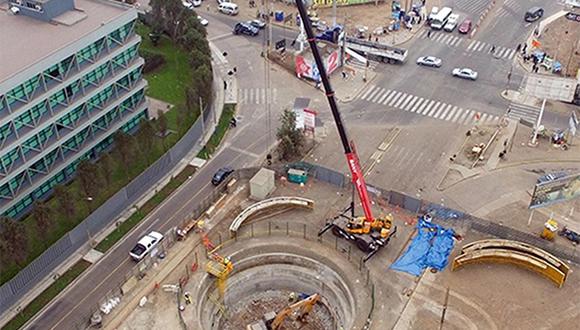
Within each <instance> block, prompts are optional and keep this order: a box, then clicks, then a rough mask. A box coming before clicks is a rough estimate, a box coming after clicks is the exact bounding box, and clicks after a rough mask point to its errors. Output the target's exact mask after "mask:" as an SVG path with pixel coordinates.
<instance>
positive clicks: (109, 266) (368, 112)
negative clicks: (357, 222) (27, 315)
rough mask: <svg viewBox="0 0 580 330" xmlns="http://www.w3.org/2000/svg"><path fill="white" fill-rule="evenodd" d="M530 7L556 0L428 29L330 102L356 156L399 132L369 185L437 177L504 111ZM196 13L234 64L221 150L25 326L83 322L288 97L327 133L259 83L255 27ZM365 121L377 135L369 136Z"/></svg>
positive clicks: (272, 126)
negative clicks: (471, 26)
mask: <svg viewBox="0 0 580 330" xmlns="http://www.w3.org/2000/svg"><path fill="white" fill-rule="evenodd" d="M487 3H488V2H487V1H483V0H478V1H467V0H458V1H450V2H449V5H454V6H455V7H457V9H458V10H459V11H460V13H462V14H463V15H462V18H463V17H465V16H470V17H477V16H478V15H479V13H480V12H481V11H482V10H483V9H484V8H485V6H487ZM540 3H542V4H543V6H545V8H546V16H549V15H550V14H551V13H553V12H555V11H557V10H559V8H560V7H559V4H558V2H549V3H547V2H542V1H539V0H532V1H516V0H506V1H503V2H500V3H498V5H497V6H496V7H497V8H496V9H495V10H494V11H493V12H492V13H491V15H490V16H488V18H487V20H486V23H485V24H484V25H483V26H482V27H481V29H480V30H479V31H478V33H477V34H476V36H475V37H474V39H468V38H467V37H466V36H464V35H460V34H459V33H457V31H454V32H453V33H447V32H436V33H433V34H432V35H431V37H430V38H428V37H427V34H426V32H425V31H419V32H418V33H417V34H416V36H415V37H414V38H413V39H412V40H411V41H409V42H407V43H406V44H404V45H402V47H405V48H408V49H409V59H408V61H407V63H405V64H403V65H386V64H375V65H374V67H375V71H376V73H377V76H376V78H375V79H374V80H373V81H371V82H370V83H369V84H368V85H367V86H366V88H365V89H364V90H362V91H361V92H360V93H359V94H358V95H357V97H356V98H355V99H354V100H353V101H352V102H349V103H341V104H339V108H340V110H341V111H342V113H343V115H344V118H345V121H346V123H347V126H349V127H350V131H351V133H352V135H353V136H354V137H355V139H364V137H365V136H367V138H368V139H369V140H368V141H369V142H368V146H367V147H364V146H363V147H361V148H360V150H361V152H360V153H361V159H368V157H369V156H370V153H371V152H372V149H373V148H374V146H375V145H376V144H378V143H380V139H382V138H384V135H385V134H386V131H385V132H382V131H381V128H382V127H384V128H392V127H400V128H401V129H402V131H401V138H400V139H399V141H401V143H399V144H397V145H396V146H393V147H392V148H391V149H389V150H388V154H387V155H386V157H385V159H391V160H392V161H390V162H388V163H385V164H381V166H378V167H377V169H376V170H375V171H374V172H373V173H370V177H369V182H372V181H373V179H375V180H377V179H379V178H381V179H384V178H385V177H389V178H390V179H388V180H384V181H381V182H380V183H378V185H380V186H384V187H389V188H392V189H396V190H400V191H404V192H408V193H415V192H417V191H423V190H425V189H428V187H429V186H431V187H433V186H434V185H435V184H436V177H437V175H435V174H434V172H437V174H439V172H440V170H436V168H437V166H438V165H442V164H444V162H446V161H447V158H448V155H449V153H450V152H453V150H452V148H451V146H452V145H453V143H454V142H456V140H457V136H460V135H462V134H463V133H464V132H465V131H466V130H467V129H469V128H470V127H471V126H472V125H473V124H474V123H475V119H474V118H475V115H476V113H478V112H479V113H481V117H480V121H481V122H483V123H493V122H494V121H497V120H498V119H499V118H500V117H501V116H503V115H504V114H505V113H506V111H507V109H508V107H509V106H510V102H509V101H507V100H505V99H504V98H502V97H501V95H500V93H501V91H502V90H503V89H505V88H506V86H507V83H508V82H507V74H508V72H510V70H511V71H512V76H511V81H510V84H509V87H510V88H511V89H517V88H518V87H519V86H520V84H521V82H522V81H523V79H524V78H525V74H526V73H525V72H524V71H523V70H521V69H519V68H518V66H517V65H515V64H514V63H515V62H514V61H515V57H516V54H515V48H516V46H517V44H518V43H521V42H523V41H524V40H525V38H526V37H527V35H528V34H529V33H530V32H531V31H532V29H533V28H534V26H533V25H528V24H525V23H524V21H523V14H524V12H525V10H527V7H529V6H533V4H540ZM203 15H204V17H205V18H207V19H208V20H209V26H208V39H209V40H211V41H212V42H213V43H214V44H215V45H216V46H217V47H218V48H219V49H220V50H222V51H224V52H227V54H228V55H227V56H226V57H227V59H228V61H229V63H230V65H231V66H232V67H234V66H235V67H237V79H238V99H239V105H238V114H237V115H238V118H239V119H240V122H239V125H238V126H237V127H236V128H233V129H232V131H231V132H230V133H229V134H228V135H227V138H226V141H225V143H224V144H223V146H222V148H220V150H219V151H218V152H217V153H216V154H215V155H214V157H213V158H212V160H211V161H210V162H208V163H207V164H206V166H205V167H203V168H202V169H201V170H200V171H198V172H197V173H196V174H195V176H193V177H192V178H191V179H189V180H188V181H187V182H186V183H185V184H183V185H182V186H181V187H180V188H179V189H178V190H177V191H176V192H175V193H174V194H173V195H171V196H170V197H169V199H168V200H166V201H165V202H164V203H163V204H162V205H161V206H160V207H158V208H157V209H156V210H155V211H153V213H152V214H151V215H150V216H148V217H147V218H146V219H145V220H144V221H143V222H142V223H141V224H140V225H139V226H138V227H137V228H136V230H134V231H133V232H131V233H130V234H129V235H127V237H126V238H125V239H124V240H123V241H122V242H120V243H119V244H117V245H116V246H115V247H114V248H112V249H111V250H110V251H109V252H108V253H107V254H106V255H105V256H103V258H102V259H101V260H100V261H99V262H98V263H96V264H95V265H93V266H91V267H90V268H89V269H88V270H87V271H86V273H85V274H84V275H83V276H82V277H81V278H80V279H79V280H78V281H77V282H76V284H75V285H74V286H72V287H71V288H70V289H68V290H67V291H66V292H64V293H63V294H62V295H61V296H59V297H58V298H57V299H56V300H55V301H54V302H53V303H52V304H51V305H50V307H49V308H47V309H45V310H43V311H42V312H41V313H40V314H39V315H38V317H37V318H35V319H34V321H33V322H32V324H31V325H30V326H29V327H28V328H29V329H75V328H77V326H78V325H79V324H84V323H83V322H86V321H87V320H88V318H89V317H90V314H91V313H92V312H93V311H94V310H96V308H97V304H98V301H99V300H101V298H102V296H103V295H104V294H106V293H107V292H109V291H110V290H112V289H114V288H116V287H118V286H119V284H120V283H121V282H122V281H123V278H124V276H125V274H127V273H128V272H129V271H130V270H131V268H132V267H134V266H135V264H134V263H133V262H132V261H131V260H130V259H129V257H128V251H129V250H130V249H131V247H132V246H133V245H134V244H135V242H136V241H137V240H138V239H139V237H141V236H142V235H143V234H144V233H146V232H148V231H150V230H152V229H154V230H157V231H160V232H166V231H168V230H170V229H171V228H173V227H175V226H176V225H177V224H179V223H180V222H181V221H182V220H183V219H185V218H187V217H188V216H189V215H190V214H191V212H192V211H193V210H194V209H195V208H196V206H197V204H198V203H199V202H200V201H201V200H202V199H203V198H204V197H205V196H207V195H208V193H209V192H210V191H211V189H213V186H212V185H211V183H210V179H211V176H212V175H213V173H214V172H215V171H216V170H217V169H218V168H220V167H222V166H231V167H233V168H242V167H247V166H252V165H255V164H258V163H261V162H262V161H263V160H264V159H265V155H266V154H267V152H268V148H269V147H270V146H272V145H273V144H274V142H275V135H276V127H277V124H278V116H279V114H280V113H281V111H282V110H283V109H284V108H288V107H291V105H292V102H293V100H294V98H295V97H310V98H311V99H312V100H313V101H312V105H313V107H315V108H316V109H317V110H319V113H320V117H321V119H322V120H323V121H325V122H327V123H328V124H329V125H328V128H329V138H327V139H326V140H325V143H330V142H329V141H332V137H333V136H335V132H334V126H333V125H332V122H331V116H330V111H329V110H328V106H327V104H326V101H325V98H324V97H323V95H322V94H321V93H320V92H318V91H315V90H314V89H313V88H312V87H311V86H310V85H307V84H304V83H303V82H300V81H298V80H297V79H296V78H294V77H293V76H292V74H290V73H288V72H286V71H284V70H283V69H281V68H279V67H276V66H275V65H274V64H271V65H270V67H269V68H270V77H271V79H270V84H268V83H267V82H266V79H265V78H266V74H265V70H266V69H267V67H268V66H267V65H266V64H265V63H264V61H263V59H262V57H261V56H260V53H261V52H262V50H263V45H264V44H265V42H266V38H265V37H264V36H265V33H264V31H262V32H261V33H260V36H258V37H255V38H252V37H246V36H234V35H233V34H232V33H231V29H232V27H233V25H234V24H235V22H237V21H238V20H239V19H237V18H235V17H234V18H232V17H229V16H225V15H221V14H217V13H203ZM464 15H465V16H464ZM272 31H273V38H272V39H273V40H279V39H281V38H286V39H287V40H288V42H289V41H291V40H293V39H294V38H295V37H296V32H294V31H291V30H287V29H281V28H278V27H273V28H272ZM491 45H496V46H497V49H496V52H495V54H490V53H489V48H490V47H491ZM425 55H433V56H437V57H440V58H441V59H442V60H443V66H442V67H441V68H438V69H435V68H427V67H421V66H418V65H416V64H415V60H416V58H417V57H419V56H425ZM463 66H469V67H471V68H472V69H474V70H476V71H478V72H479V78H478V80H476V81H467V80H462V79H458V78H455V77H452V76H451V73H450V72H451V70H452V69H453V68H455V67H463ZM537 110H538V109H534V108H531V109H524V110H522V111H523V112H522V116H528V117H529V118H531V119H533V118H534V116H536V115H537ZM546 115H547V118H548V121H549V122H550V123H557V124H559V123H561V122H562V121H563V120H565V118H561V116H558V115H556V114H550V113H549V112H548V113H547V114H546ZM369 127H371V128H372V129H373V132H379V133H377V134H376V136H370V134H369V133H368V132H369ZM373 134H374V133H373ZM373 138H374V140H373ZM359 144H361V143H360V142H359ZM335 150H336V151H335V152H334V154H336V156H337V157H342V155H341V152H340V151H341V149H335ZM341 159H342V158H341ZM337 164H340V165H335V166H336V167H337V168H339V169H341V170H346V166H344V165H345V164H344V163H343V162H337ZM417 173H421V174H420V175H419V174H417Z"/></svg>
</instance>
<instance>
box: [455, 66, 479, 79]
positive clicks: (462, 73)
mask: <svg viewBox="0 0 580 330" xmlns="http://www.w3.org/2000/svg"><path fill="white" fill-rule="evenodd" d="M451 74H452V75H454V76H455V77H459V78H463V79H471V80H475V79H477V72H475V71H473V70H471V69H470V68H455V69H453V71H451Z"/></svg>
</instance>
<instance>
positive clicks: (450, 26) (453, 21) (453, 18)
mask: <svg viewBox="0 0 580 330" xmlns="http://www.w3.org/2000/svg"><path fill="white" fill-rule="evenodd" d="M458 23H459V15H457V14H451V15H449V18H448V19H447V23H445V26H444V27H443V30H445V31H447V32H452V31H453V30H455V27H456V26H457V24H458Z"/></svg>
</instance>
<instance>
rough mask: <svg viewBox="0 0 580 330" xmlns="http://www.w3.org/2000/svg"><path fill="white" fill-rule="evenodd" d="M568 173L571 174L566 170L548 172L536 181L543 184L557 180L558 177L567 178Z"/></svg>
mask: <svg viewBox="0 0 580 330" xmlns="http://www.w3.org/2000/svg"><path fill="white" fill-rule="evenodd" d="M568 175H569V174H568V173H566V172H554V173H548V174H544V175H542V176H541V177H539V178H538V181H537V182H536V183H538V184H541V183H546V182H550V181H556V180H558V179H561V178H565V177H567V176H568Z"/></svg>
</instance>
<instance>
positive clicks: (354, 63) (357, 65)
mask: <svg viewBox="0 0 580 330" xmlns="http://www.w3.org/2000/svg"><path fill="white" fill-rule="evenodd" d="M347 64H348V65H349V66H352V67H355V68H357V69H359V70H364V69H365V66H366V64H364V63H362V62H360V61H357V60H356V59H353V60H349V61H348V62H347ZM378 64H379V63H378V62H375V61H370V60H369V67H368V68H369V70H372V71H374V70H375V69H376V67H377V65H378Z"/></svg>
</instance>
